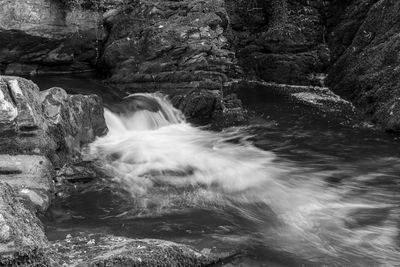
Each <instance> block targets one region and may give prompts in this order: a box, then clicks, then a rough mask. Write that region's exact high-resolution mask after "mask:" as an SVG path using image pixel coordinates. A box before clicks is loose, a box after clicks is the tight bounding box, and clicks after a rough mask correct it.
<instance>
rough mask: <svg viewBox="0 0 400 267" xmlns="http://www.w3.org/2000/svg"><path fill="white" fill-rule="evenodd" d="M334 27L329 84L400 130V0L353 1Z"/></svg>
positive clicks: (375, 117)
mask: <svg viewBox="0 0 400 267" xmlns="http://www.w3.org/2000/svg"><path fill="white" fill-rule="evenodd" d="M343 10H344V11H343V13H342V16H341V18H340V19H338V23H337V24H336V25H335V26H334V27H333V28H332V31H331V35H332V38H331V47H332V50H333V51H335V53H334V54H335V57H336V58H338V59H337V61H336V62H335V64H334V65H333V66H332V68H331V69H330V72H329V80H328V82H329V85H330V86H331V88H332V89H333V90H334V91H336V92H338V93H339V94H341V95H343V96H345V97H346V98H348V99H350V100H351V101H353V102H354V103H355V104H356V105H357V106H358V107H360V108H362V109H363V110H364V111H365V113H366V114H368V115H369V116H371V117H372V118H373V120H374V121H375V122H377V123H379V124H381V125H382V126H383V127H384V128H385V129H386V130H389V131H400V102H399V101H400V90H399V84H400V79H399V77H400V76H399V66H400V58H399V56H398V51H399V49H400V38H399V32H400V18H399V16H398V14H399V12H400V2H398V1H391V0H381V1H376V0H374V1H373V0H370V1H352V2H351V3H350V4H347V6H346V7H345V8H344V9H343Z"/></svg>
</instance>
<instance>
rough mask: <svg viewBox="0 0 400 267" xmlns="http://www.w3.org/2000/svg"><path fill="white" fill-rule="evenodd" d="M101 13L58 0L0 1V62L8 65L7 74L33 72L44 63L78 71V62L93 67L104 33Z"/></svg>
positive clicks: (43, 65)
mask: <svg viewBox="0 0 400 267" xmlns="http://www.w3.org/2000/svg"><path fill="white" fill-rule="evenodd" d="M101 13H102V12H97V11H96V10H93V9H82V8H73V7H72V6H67V5H65V4H64V3H62V1H59V0H49V1H48V0H39V1H37V0H15V1H9V0H0V47H1V49H0V62H2V63H3V64H5V65H8V66H7V68H6V73H7V74H9V75H26V74H28V75H32V74H35V73H37V72H39V70H40V69H41V68H43V67H45V66H64V69H65V71H77V70H76V69H74V67H73V66H76V65H79V64H78V63H86V64H83V65H81V66H89V68H93V66H94V64H95V63H96V60H97V55H98V50H99V49H100V43H101V42H102V40H103V39H104V38H105V36H106V33H105V31H104V29H103V27H101V20H102V19H101ZM20 63H23V65H18V64H20ZM86 69H87V67H86V68H83V69H80V71H82V70H86Z"/></svg>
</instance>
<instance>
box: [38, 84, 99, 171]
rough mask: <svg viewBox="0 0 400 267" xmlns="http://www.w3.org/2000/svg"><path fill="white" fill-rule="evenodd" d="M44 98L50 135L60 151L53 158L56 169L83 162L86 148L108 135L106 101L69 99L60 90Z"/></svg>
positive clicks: (82, 97)
mask: <svg viewBox="0 0 400 267" xmlns="http://www.w3.org/2000/svg"><path fill="white" fill-rule="evenodd" d="M40 95H41V98H42V107H43V117H44V118H45V120H46V121H47V126H48V131H47V133H48V134H49V136H51V137H52V141H53V145H54V148H53V149H54V150H55V151H57V153H56V154H54V155H49V156H50V159H51V160H52V161H53V162H54V163H55V164H56V165H58V166H60V165H61V164H65V163H66V162H68V159H72V160H73V161H74V160H79V158H80V154H81V151H82V148H83V147H84V145H86V144H88V143H90V142H92V141H94V139H95V137H96V136H100V135H103V134H105V133H106V131H107V127H106V124H105V120H104V116H103V106H102V101H101V99H100V98H99V97H98V96H96V95H68V94H67V93H66V92H65V91H64V89H62V88H57V87H54V88H50V89H48V90H46V91H42V92H41V93H40Z"/></svg>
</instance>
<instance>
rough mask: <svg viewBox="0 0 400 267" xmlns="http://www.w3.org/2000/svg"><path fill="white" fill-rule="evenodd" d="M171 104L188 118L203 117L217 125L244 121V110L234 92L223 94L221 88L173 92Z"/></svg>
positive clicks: (197, 118)
mask: <svg viewBox="0 0 400 267" xmlns="http://www.w3.org/2000/svg"><path fill="white" fill-rule="evenodd" d="M171 102H172V104H173V105H174V106H175V107H177V108H178V109H180V110H181V111H182V112H183V113H184V114H185V116H186V118H188V119H189V120H191V119H196V120H199V119H203V121H205V122H210V119H211V121H212V123H213V124H216V125H219V126H229V125H233V124H239V123H243V122H245V121H246V111H245V109H244V108H243V106H242V103H241V101H240V100H239V99H237V96H236V95H234V94H231V95H227V96H225V97H224V96H223V94H222V91H221V90H214V91H211V90H193V91H192V92H189V93H181V94H175V95H172V97H171Z"/></svg>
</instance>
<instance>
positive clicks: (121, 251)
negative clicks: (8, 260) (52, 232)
mask: <svg viewBox="0 0 400 267" xmlns="http://www.w3.org/2000/svg"><path fill="white" fill-rule="evenodd" d="M52 250H53V251H55V252H56V253H61V254H62V257H61V259H62V260H61V264H65V265H68V266H110V267H111V266H212V265H214V264H222V263H223V262H224V261H226V262H228V261H229V260H230V258H231V257H232V256H233V253H232V252H231V253H220V254H213V253H202V252H199V251H197V250H195V249H193V248H192V247H190V246H186V245H182V244H177V243H174V242H169V241H164V240H156V239H128V238H124V237H115V236H102V235H99V234H97V235H88V234H82V235H80V236H76V237H72V236H70V235H68V236H67V238H66V239H65V240H63V241H56V242H54V243H53V244H52Z"/></svg>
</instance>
